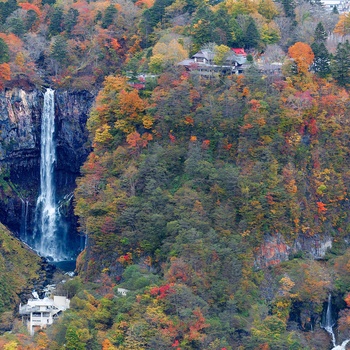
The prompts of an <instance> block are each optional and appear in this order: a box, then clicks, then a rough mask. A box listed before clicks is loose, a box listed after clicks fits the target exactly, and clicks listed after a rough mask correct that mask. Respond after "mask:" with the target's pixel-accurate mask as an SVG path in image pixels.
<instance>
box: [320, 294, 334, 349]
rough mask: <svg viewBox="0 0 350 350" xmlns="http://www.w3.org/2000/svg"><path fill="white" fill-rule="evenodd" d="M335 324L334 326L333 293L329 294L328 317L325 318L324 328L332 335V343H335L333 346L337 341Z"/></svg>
mask: <svg viewBox="0 0 350 350" xmlns="http://www.w3.org/2000/svg"><path fill="white" fill-rule="evenodd" d="M333 326H334V322H333V318H332V295H331V294H329V295H328V304H327V310H326V319H325V322H324V325H323V328H324V329H325V330H326V331H327V332H328V333H329V334H330V335H331V337H332V343H333V346H334V347H335V346H336V342H335V334H334V332H333Z"/></svg>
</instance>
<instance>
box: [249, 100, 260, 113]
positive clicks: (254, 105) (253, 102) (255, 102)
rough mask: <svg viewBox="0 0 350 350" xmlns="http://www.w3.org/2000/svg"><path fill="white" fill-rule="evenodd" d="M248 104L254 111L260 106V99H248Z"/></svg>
mask: <svg viewBox="0 0 350 350" xmlns="http://www.w3.org/2000/svg"><path fill="white" fill-rule="evenodd" d="M249 104H250V106H251V108H252V110H253V111H254V112H255V111H257V110H258V109H259V108H260V107H261V105H260V101H258V100H254V99H253V100H250V101H249Z"/></svg>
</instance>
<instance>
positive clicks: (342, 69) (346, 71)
mask: <svg viewBox="0 0 350 350" xmlns="http://www.w3.org/2000/svg"><path fill="white" fill-rule="evenodd" d="M331 70H332V75H333V77H334V79H335V80H336V81H337V83H338V84H339V85H340V86H344V87H347V86H349V85H350V44H349V41H348V40H346V42H345V43H339V44H338V46H337V50H336V52H335V55H334V58H333V61H332V64H331Z"/></svg>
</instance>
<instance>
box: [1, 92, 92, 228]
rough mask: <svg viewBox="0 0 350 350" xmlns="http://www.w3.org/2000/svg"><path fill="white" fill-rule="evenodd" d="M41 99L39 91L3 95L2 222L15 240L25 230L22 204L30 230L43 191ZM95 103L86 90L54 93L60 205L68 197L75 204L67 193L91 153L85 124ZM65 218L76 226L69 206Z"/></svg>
mask: <svg viewBox="0 0 350 350" xmlns="http://www.w3.org/2000/svg"><path fill="white" fill-rule="evenodd" d="M43 98H44V94H43V91H40V90H32V91H24V90H22V89H17V88H14V89H11V90H7V91H5V92H3V93H1V94H0V221H1V222H3V223H4V224H5V225H7V226H8V227H9V228H10V229H11V230H12V231H13V232H14V233H15V234H17V235H19V233H20V231H21V227H20V225H21V215H23V213H22V211H23V205H22V203H23V201H25V202H28V205H27V208H28V213H27V224H26V225H27V229H29V230H30V229H32V227H33V220H34V214H33V212H34V209H35V206H36V199H37V196H38V193H39V186H40V132H41V127H40V125H41V115H42V108H43ZM93 101H94V94H92V93H90V92H88V91H73V92H67V91H56V92H55V117H56V121H55V124H56V127H55V133H56V135H55V139H56V145H57V162H56V165H55V167H56V178H55V182H56V188H57V194H56V195H57V198H58V199H59V200H62V201H64V200H65V199H64V197H65V196H66V199H67V200H68V199H69V200H70V202H71V196H69V194H71V193H72V192H73V190H74V188H75V179H76V177H77V176H78V175H79V170H80V167H81V165H82V164H83V162H84V161H85V159H86V157H87V155H88V153H89V152H90V145H89V142H88V132H87V130H86V121H87V118H88V114H89V110H90V107H91V105H92V103H93ZM68 204H69V203H68ZM65 215H68V216H71V218H70V220H69V221H70V224H71V225H73V226H74V225H75V224H76V222H75V218H74V215H73V211H72V208H71V205H70V206H69V205H68V208H65ZM22 222H23V220H22ZM69 231H71V230H69ZM73 231H75V229H74V230H73ZM73 234H76V232H74V233H73Z"/></svg>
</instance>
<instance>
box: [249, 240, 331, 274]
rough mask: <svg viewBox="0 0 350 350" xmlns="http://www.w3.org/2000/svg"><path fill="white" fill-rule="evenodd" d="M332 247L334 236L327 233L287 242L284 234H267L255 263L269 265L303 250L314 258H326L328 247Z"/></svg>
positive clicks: (258, 250) (256, 255) (260, 265)
mask: <svg viewBox="0 0 350 350" xmlns="http://www.w3.org/2000/svg"><path fill="white" fill-rule="evenodd" d="M330 248H332V237H331V236H327V235H319V234H316V235H313V236H299V237H298V238H296V239H295V240H294V241H293V242H292V244H290V243H289V244H287V243H286V241H285V240H284V238H283V237H282V235H280V234H276V235H274V236H272V235H271V236H265V237H264V241H263V243H262V244H261V245H260V247H259V248H258V249H257V250H256V254H255V265H256V266H257V267H261V268H264V267H269V266H273V265H277V264H279V263H281V262H282V261H286V260H288V259H289V256H290V254H297V253H298V252H303V253H305V254H307V255H309V257H311V258H313V259H322V258H324V256H325V254H326V252H327V249H330Z"/></svg>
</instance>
